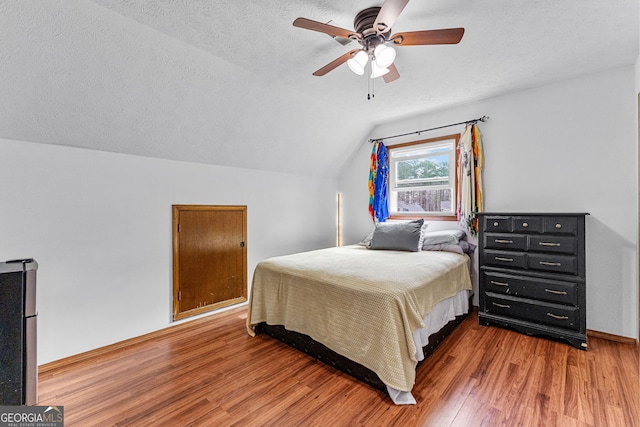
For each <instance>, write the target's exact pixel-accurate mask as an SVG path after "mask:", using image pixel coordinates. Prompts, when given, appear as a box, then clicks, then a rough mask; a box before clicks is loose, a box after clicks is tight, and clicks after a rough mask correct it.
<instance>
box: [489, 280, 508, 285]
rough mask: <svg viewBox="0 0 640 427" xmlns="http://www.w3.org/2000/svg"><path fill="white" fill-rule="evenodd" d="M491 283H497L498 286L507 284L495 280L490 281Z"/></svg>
mask: <svg viewBox="0 0 640 427" xmlns="http://www.w3.org/2000/svg"><path fill="white" fill-rule="evenodd" d="M491 284H492V285H498V286H509V284H508V283H504V282H496V281H495V280H492V281H491Z"/></svg>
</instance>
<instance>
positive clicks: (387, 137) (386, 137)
mask: <svg viewBox="0 0 640 427" xmlns="http://www.w3.org/2000/svg"><path fill="white" fill-rule="evenodd" d="M487 120H489V116H482V117H478V118H477V119H473V120H467V121H466V122H460V123H452V124H450V125H444V126H438V127H436V128H431V129H422V130H417V131H415V132H408V133H403V134H400V135H392V136H385V137H384V138H370V139H369V142H371V143H374V142H376V141H382V140H384V139H391V138H398V137H400V136H407V135H413V134H418V135H420V134H421V133H422V132H429V131H430V130H436V129H442V128H448V127H451V126H458V125H465V124H470V123H473V124H475V123H477V122H486V121H487Z"/></svg>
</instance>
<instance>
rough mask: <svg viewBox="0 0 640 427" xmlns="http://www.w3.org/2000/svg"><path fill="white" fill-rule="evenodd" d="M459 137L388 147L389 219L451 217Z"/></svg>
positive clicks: (453, 205) (453, 203)
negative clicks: (394, 217)
mask: <svg viewBox="0 0 640 427" xmlns="http://www.w3.org/2000/svg"><path fill="white" fill-rule="evenodd" d="M458 137H459V136H458V135H449V136H447V137H441V138H435V139H431V140H422V141H416V142H413V143H408V144H401V145H397V146H387V149H388V151H389V172H390V173H389V208H390V213H391V215H395V216H451V217H452V218H453V217H454V215H455V200H456V196H455V191H456V144H457V140H458Z"/></svg>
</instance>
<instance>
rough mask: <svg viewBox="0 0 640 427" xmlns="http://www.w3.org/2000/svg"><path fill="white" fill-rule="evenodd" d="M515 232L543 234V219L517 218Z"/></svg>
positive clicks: (515, 218)
mask: <svg viewBox="0 0 640 427" xmlns="http://www.w3.org/2000/svg"><path fill="white" fill-rule="evenodd" d="M513 231H514V232H516V233H542V217H535V216H515V217H513Z"/></svg>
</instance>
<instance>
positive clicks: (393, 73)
mask: <svg viewBox="0 0 640 427" xmlns="http://www.w3.org/2000/svg"><path fill="white" fill-rule="evenodd" d="M387 68H388V69H389V72H388V73H387V74H385V75H384V76H382V78H383V79H384V82H385V83H391V82H392V81H394V80H397V79H398V78H400V73H398V69H397V68H396V64H391V65H389V66H388V67H387Z"/></svg>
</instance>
